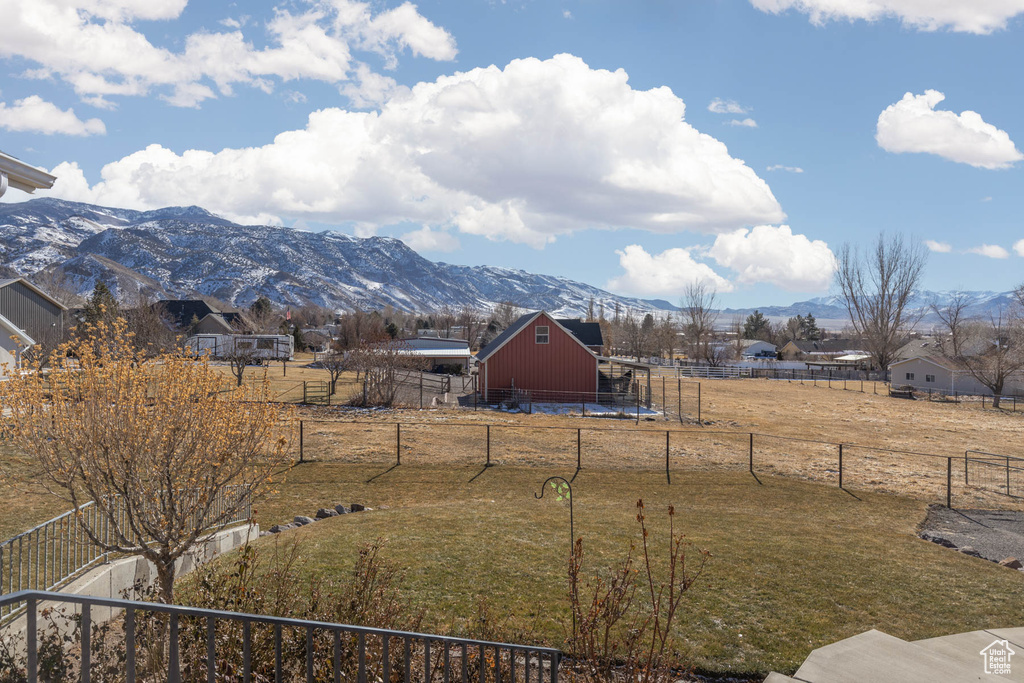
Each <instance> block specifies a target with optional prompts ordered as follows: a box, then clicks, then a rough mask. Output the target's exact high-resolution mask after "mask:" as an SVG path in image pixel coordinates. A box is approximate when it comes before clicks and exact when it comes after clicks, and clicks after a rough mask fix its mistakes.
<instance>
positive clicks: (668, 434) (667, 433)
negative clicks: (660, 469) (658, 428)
mask: <svg viewBox="0 0 1024 683" xmlns="http://www.w3.org/2000/svg"><path fill="white" fill-rule="evenodd" d="M671 437H672V432H670V431H669V430H667V429H666V430H665V481H667V482H668V483H669V484H671V483H672V472H671V471H670V469H669V439H670V438H671Z"/></svg>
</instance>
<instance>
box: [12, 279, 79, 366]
mask: <svg viewBox="0 0 1024 683" xmlns="http://www.w3.org/2000/svg"><path fill="white" fill-rule="evenodd" d="M66 313H67V308H66V307H65V306H64V305H62V304H61V303H60V302H59V301H57V300H56V299H54V298H53V297H51V296H50V295H49V294H47V293H46V292H44V291H43V290H41V289H39V288H38V287H36V286H35V285H33V284H32V283H31V282H29V281H28V280H26V279H24V278H20V277H18V278H9V279H6V280H0V337H2V338H0V364H6V366H7V368H8V370H11V369H13V368H15V367H17V366H18V365H19V364H20V363H21V356H22V354H23V353H24V352H25V351H27V350H28V349H30V348H31V347H33V346H35V345H36V344H41V345H43V346H47V347H52V346H53V345H54V344H55V343H57V342H59V341H60V340H61V339H63V338H64V333H65V320H66ZM0 374H4V373H0Z"/></svg>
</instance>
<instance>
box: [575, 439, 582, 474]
mask: <svg viewBox="0 0 1024 683" xmlns="http://www.w3.org/2000/svg"><path fill="white" fill-rule="evenodd" d="M582 458H583V430H582V429H577V430H576V469H577V470H581V469H583V465H582Z"/></svg>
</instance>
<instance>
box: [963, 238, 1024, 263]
mask: <svg viewBox="0 0 1024 683" xmlns="http://www.w3.org/2000/svg"><path fill="white" fill-rule="evenodd" d="M1018 244H1020V243H1019V242H1018ZM967 253H968V254H977V255H978V256H986V257H988V258H996V259H1004V258H1010V252H1008V251H1006V249H1004V248H1003V247H1001V246H999V245H998V244H982V245H980V246H977V247H971V248H970V249H968V250H967Z"/></svg>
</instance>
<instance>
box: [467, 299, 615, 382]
mask: <svg viewBox="0 0 1024 683" xmlns="http://www.w3.org/2000/svg"><path fill="white" fill-rule="evenodd" d="M545 325H546V326H547V327H548V330H549V342H548V343H547V344H537V343H536V341H535V339H536V328H537V327H538V326H545ZM484 372H485V377H484V380H485V387H486V388H487V390H489V391H492V390H495V389H511V388H512V387H513V385H514V386H515V387H516V388H517V389H527V390H531V391H552V392H555V391H557V392H574V393H584V392H588V393H594V392H596V391H597V358H595V357H594V355H593V354H591V353H589V352H588V351H587V350H586V349H585V348H583V347H582V346H581V345H580V344H579V342H577V341H576V339H575V338H574V337H571V336H570V335H569V334H568V333H567V332H565V331H564V330H562V329H561V328H560V327H558V326H557V325H556V324H555V322H554V321H553V320H551V318H549V317H548V316H547V315H546V314H544V315H541V316H539V317H538V318H537V319H536V320H534V321H533V322H532V323H531V324H530V325H528V326H526V327H525V328H523V329H522V330H521V331H520V332H519V334H517V335H516V336H515V337H513V338H512V339H511V340H510V341H509V342H508V343H507V344H505V346H503V347H502V348H501V349H499V350H498V351H497V352H496V353H495V354H494V355H492V356H491V357H490V358H488V359H487V361H486V362H485V363H484ZM513 383H514V384H513Z"/></svg>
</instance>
